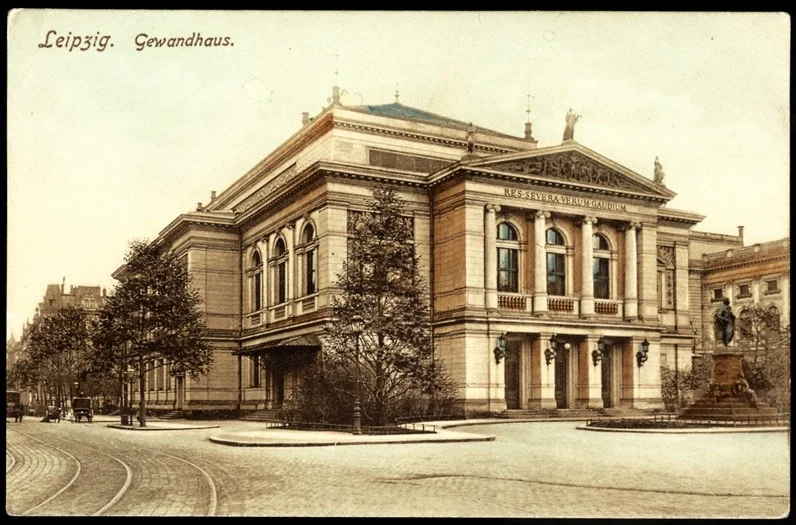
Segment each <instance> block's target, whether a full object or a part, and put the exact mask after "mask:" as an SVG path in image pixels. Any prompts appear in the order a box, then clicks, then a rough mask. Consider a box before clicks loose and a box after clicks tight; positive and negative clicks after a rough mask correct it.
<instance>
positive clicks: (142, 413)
mask: <svg viewBox="0 0 796 525" xmlns="http://www.w3.org/2000/svg"><path fill="white" fill-rule="evenodd" d="M145 388H146V368H145V367H144V360H143V359H139V360H138V395H139V402H138V411H139V416H138V422H139V423H140V424H141V426H142V427H145V426H146V398H145V397H144V391H145Z"/></svg>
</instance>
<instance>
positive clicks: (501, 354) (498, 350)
mask: <svg viewBox="0 0 796 525" xmlns="http://www.w3.org/2000/svg"><path fill="white" fill-rule="evenodd" d="M505 357H506V334H500V337H498V340H497V346H496V347H495V364H496V365H499V364H500V361H501V359H503V358H505Z"/></svg>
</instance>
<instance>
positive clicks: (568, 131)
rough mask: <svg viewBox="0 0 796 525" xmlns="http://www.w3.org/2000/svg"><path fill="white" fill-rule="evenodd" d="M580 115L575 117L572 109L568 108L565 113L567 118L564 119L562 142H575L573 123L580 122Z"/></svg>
mask: <svg viewBox="0 0 796 525" xmlns="http://www.w3.org/2000/svg"><path fill="white" fill-rule="evenodd" d="M580 117H581V115H576V114H575V112H574V111H572V108H569V111H568V112H567V116H566V117H564V120H565V121H566V122H567V125H566V127H565V128H564V140H565V141H567V140H575V123H576V122H577V121H578V120H580Z"/></svg>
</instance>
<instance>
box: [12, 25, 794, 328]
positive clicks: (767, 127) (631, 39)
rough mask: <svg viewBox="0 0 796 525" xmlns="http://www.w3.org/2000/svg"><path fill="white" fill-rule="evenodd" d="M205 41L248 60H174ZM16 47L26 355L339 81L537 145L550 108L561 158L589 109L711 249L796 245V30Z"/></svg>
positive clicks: (16, 28) (59, 28)
mask: <svg viewBox="0 0 796 525" xmlns="http://www.w3.org/2000/svg"><path fill="white" fill-rule="evenodd" d="M194 33H200V34H201V36H202V38H203V39H204V38H206V37H212V38H215V39H218V40H217V42H219V43H227V44H229V45H221V46H218V47H167V46H164V47H157V46H156V45H155V44H156V42H157V39H162V38H167V39H168V38H177V37H182V38H186V39H187V38H189V37H191V36H192V35H193V34H194ZM76 36H79V37H80V40H77V39H76V38H75V37H76ZM58 38H62V40H58ZM195 38H196V36H195V37H194V39H195ZM224 38H228V40H223V39H224ZM151 39H155V40H151ZM149 41H151V43H152V44H153V45H152V46H147V42H149ZM7 42H8V51H7V53H8V75H7V83H8V84H7V88H8V89H7V97H8V99H7V100H8V110H7V111H8V114H7V129H8V134H7V141H8V142H7V159H8V160H7V162H8V170H7V172H8V176H7V195H6V199H7V217H8V222H7V224H8V227H7V250H6V254H7V255H6V256H7V289H6V338H8V337H9V336H10V335H11V334H12V332H13V334H14V335H15V336H16V337H17V338H19V335H20V334H21V332H22V327H23V325H24V323H25V320H26V319H32V317H33V314H34V311H35V308H36V306H37V304H38V303H39V302H40V301H41V300H42V297H43V295H44V292H45V289H46V286H47V285H48V284H56V283H61V282H62V279H64V278H65V282H66V285H67V289H68V287H69V286H70V285H89V286H91V285H93V286H96V285H99V286H103V287H106V288H107V289H108V290H109V291H110V290H111V288H112V287H113V285H114V283H115V281H114V279H113V278H112V277H111V273H112V272H113V271H114V270H115V269H117V268H118V267H119V266H120V265H121V263H122V261H123V258H124V254H125V252H126V250H127V247H128V243H129V241H131V240H133V239H150V240H151V239H154V238H155V237H157V235H158V233H159V232H160V231H161V230H162V229H163V228H165V227H166V225H168V224H169V223H170V222H171V221H172V220H173V219H174V218H176V217H177V216H178V215H179V214H181V213H185V212H189V211H192V210H194V209H195V208H196V203H197V202H204V203H206V202H208V201H209V199H210V192H211V191H212V190H216V191H218V193H221V191H223V190H224V189H226V188H227V187H229V186H230V185H231V184H232V183H233V182H234V181H235V180H237V179H238V178H239V177H240V176H242V175H243V174H244V173H246V172H247V171H248V170H249V169H250V168H251V167H253V166H254V165H255V164H256V163H257V162H258V161H260V160H261V159H263V158H264V157H265V156H266V155H267V154H268V153H270V152H271V151H272V150H273V149H274V148H276V147H277V146H279V145H280V144H281V143H282V142H284V141H285V140H286V139H287V138H288V137H290V136H291V135H292V134H293V133H295V132H296V131H298V129H299V128H300V127H301V113H302V112H303V111H308V112H309V113H310V115H311V116H312V115H316V114H318V113H320V112H321V111H322V110H323V108H324V107H325V106H327V105H328V103H329V98H330V97H331V88H332V86H333V85H334V84H335V83H337V84H338V85H340V86H341V88H342V89H343V90H344V95H343V98H342V102H343V104H349V105H356V104H386V103H392V102H393V101H394V93H395V91H396V88H397V89H398V90H399V92H400V101H401V103H402V104H405V105H408V106H412V107H416V108H420V109H423V110H426V111H431V112H434V113H438V114H442V115H446V116H449V117H452V118H455V119H457V120H462V121H467V122H473V123H474V124H475V125H477V126H481V127H486V128H490V129H493V130H496V131H500V132H503V133H508V134H512V135H516V136H522V135H523V129H524V123H525V121H526V117H527V113H526V110H527V108H528V94H530V95H531V97H532V98H531V99H530V108H531V113H530V115H531V116H530V118H531V122H532V123H533V133H534V136H535V138H536V139H537V140H538V141H539V144H538V146H539V147H545V146H554V145H557V144H560V143H561V137H562V132H563V129H564V115H565V114H566V112H567V109H568V108H570V107H572V108H573V109H574V110H575V112H576V113H579V114H581V115H582V118H581V119H580V121H579V122H578V124H577V126H576V128H575V140H576V141H578V142H579V143H581V144H583V145H584V146H586V147H588V148H590V149H592V150H595V151H597V152H598V153H600V154H602V155H604V156H606V157H608V158H610V159H612V160H614V161H615V162H617V163H619V164H621V165H623V166H625V167H627V168H629V169H631V170H633V171H635V172H637V173H639V174H641V175H644V176H646V177H649V178H652V175H653V162H654V159H655V157H656V156H659V157H660V161H661V163H662V165H663V168H664V171H665V173H666V178H665V180H664V182H665V184H666V186H667V187H668V188H669V189H670V190H672V191H674V192H676V193H677V194H678V195H677V196H676V197H675V198H674V199H673V200H672V201H670V202H669V204H668V207H670V208H677V209H683V210H688V211H693V212H697V213H700V214H703V215H706V218H705V220H704V221H703V222H701V223H700V224H698V225H697V226H696V228H695V229H696V230H699V231H710V232H716V233H724V234H731V235H735V234H737V226H738V225H744V226H745V231H744V238H745V242H746V244H747V245H748V244H754V243H757V242H766V241H770V240H775V239H779V238H782V237H785V236H788V235H789V212H790V200H789V178H788V177H789V169H790V160H789V147H790V143H789V137H790V105H789V104H790V102H789V94H790V85H789V82H790V79H789V72H790V17H789V16H788V15H787V14H781V13H628V12H623V13H616V12H614V13H599V12H589V13H579V12H430V13H429V12H425V13H421V12H342V11H340V12H336V11H328V12H285V11H185V12H184V11H179V12H178V11H90V10H17V11H12V12H11V13H10V14H9V15H8V19H7ZM335 71H337V73H335Z"/></svg>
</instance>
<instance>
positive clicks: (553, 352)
mask: <svg viewBox="0 0 796 525" xmlns="http://www.w3.org/2000/svg"><path fill="white" fill-rule="evenodd" d="M559 346H560V347H561V348H563V349H564V350H569V349H570V348H572V345H570V344H569V343H567V342H566V341H564V340H563V339H559V338H558V336H557V335H556V334H553V336H552V337H551V338H550V346H549V347H548V348H547V350H545V351H544V361H545V364H546V365H547V366H550V363H552V362H553V359H555V358H556V357H558V348H559Z"/></svg>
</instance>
